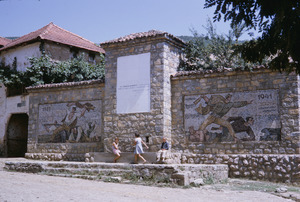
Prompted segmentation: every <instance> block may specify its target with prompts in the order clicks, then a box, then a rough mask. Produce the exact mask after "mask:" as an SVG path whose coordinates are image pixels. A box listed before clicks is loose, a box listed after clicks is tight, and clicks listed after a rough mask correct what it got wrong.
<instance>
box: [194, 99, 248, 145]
mask: <svg viewBox="0 0 300 202" xmlns="http://www.w3.org/2000/svg"><path fill="white" fill-rule="evenodd" d="M231 98H232V95H231V94H227V95H226V96H225V98H224V97H223V96H221V95H212V96H211V97H210V98H208V97H207V96H205V95H201V96H200V97H199V98H198V99H197V100H195V101H194V104H195V105H197V104H198V103H199V102H200V101H201V99H204V101H205V103H206V106H205V107H203V106H202V105H201V104H200V105H199V106H198V107H197V108H196V111H197V112H198V113H200V114H201V115H207V114H209V116H208V117H207V118H206V119H205V120H204V121H203V123H202V124H201V125H200V128H199V132H200V136H201V137H202V136H203V137H204V131H205V129H206V127H207V126H209V125H210V124H212V123H215V124H218V125H220V126H224V127H226V128H227V129H228V131H229V134H230V135H231V136H232V137H233V138H234V140H235V141H238V138H237V137H236V134H235V131H234V129H233V127H232V125H231V124H230V122H229V121H228V120H226V119H224V118H223V116H224V115H225V114H227V113H228V112H229V110H230V109H232V108H240V107H244V106H246V105H249V104H251V103H252V101H253V100H251V101H237V102H231Z"/></svg>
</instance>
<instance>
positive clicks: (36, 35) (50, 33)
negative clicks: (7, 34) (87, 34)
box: [0, 22, 105, 53]
mask: <svg viewBox="0 0 300 202" xmlns="http://www.w3.org/2000/svg"><path fill="white" fill-rule="evenodd" d="M39 39H42V40H48V41H53V42H57V43H61V44H65V45H69V46H75V47H79V48H82V49H86V50H90V51H94V52H101V53H105V51H104V49H102V48H101V47H99V46H97V45H96V44H94V43H93V42H91V41H89V40H87V39H84V38H82V37H81V36H78V35H76V34H74V33H71V32H69V31H67V30H65V29H63V28H61V27H59V26H57V25H55V24H53V23H52V22H51V23H49V24H48V25H46V26H44V27H42V28H41V29H38V30H36V31H34V32H31V33H29V34H26V35H24V36H22V37H20V38H17V39H15V40H13V41H12V42H11V43H9V44H7V45H6V46H5V47H3V48H1V49H0V50H5V49H9V48H12V47H15V46H19V45H21V44H24V43H27V42H31V41H36V40H39Z"/></svg>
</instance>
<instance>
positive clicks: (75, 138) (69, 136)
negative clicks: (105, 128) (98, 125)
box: [44, 102, 95, 142]
mask: <svg viewBox="0 0 300 202" xmlns="http://www.w3.org/2000/svg"><path fill="white" fill-rule="evenodd" d="M66 106H67V107H68V108H67V113H66V115H65V117H64V118H63V119H62V120H61V122H62V124H60V125H58V124H57V121H55V123H56V124H50V125H52V126H54V127H56V128H51V131H53V133H52V138H51V139H52V140H51V142H66V141H67V142H80V141H81V140H83V139H84V140H85V141H89V140H90V139H89V137H90V135H91V133H92V131H93V130H94V128H95V124H94V125H93V124H92V123H91V122H90V123H89V125H88V127H87V129H86V131H84V129H83V126H81V125H78V120H79V119H80V118H81V117H83V116H84V115H85V113H86V112H89V111H90V110H94V109H95V107H94V106H93V105H92V104H91V103H84V104H81V103H79V102H74V103H68V104H67V105H66ZM78 109H79V110H78ZM46 125H49V124H44V127H45V128H46V130H47V128H48V130H47V131H48V132H49V130H50V128H49V126H46ZM62 134H65V137H62ZM58 137H60V138H59V139H60V140H57V139H58Z"/></svg>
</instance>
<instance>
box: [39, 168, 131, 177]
mask: <svg viewBox="0 0 300 202" xmlns="http://www.w3.org/2000/svg"><path fill="white" fill-rule="evenodd" d="M131 172H132V171H131V170H124V169H113V168H112V169H82V168H51V167H47V168H44V173H50V174H71V175H77V174H78V175H89V176H103V175H104V176H116V175H117V176H119V175H124V174H127V173H131Z"/></svg>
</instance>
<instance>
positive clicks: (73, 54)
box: [70, 47, 79, 58]
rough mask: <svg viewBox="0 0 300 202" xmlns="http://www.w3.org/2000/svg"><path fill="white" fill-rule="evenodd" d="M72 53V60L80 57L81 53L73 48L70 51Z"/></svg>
mask: <svg viewBox="0 0 300 202" xmlns="http://www.w3.org/2000/svg"><path fill="white" fill-rule="evenodd" d="M70 52H71V58H77V57H78V53H79V50H78V48H74V47H72V48H71V49H70Z"/></svg>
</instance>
